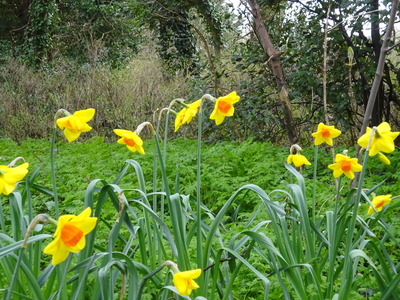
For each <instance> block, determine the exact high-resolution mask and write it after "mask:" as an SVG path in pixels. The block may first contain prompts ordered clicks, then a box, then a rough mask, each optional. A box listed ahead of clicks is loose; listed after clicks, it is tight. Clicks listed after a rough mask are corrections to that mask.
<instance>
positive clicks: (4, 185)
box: [0, 163, 29, 195]
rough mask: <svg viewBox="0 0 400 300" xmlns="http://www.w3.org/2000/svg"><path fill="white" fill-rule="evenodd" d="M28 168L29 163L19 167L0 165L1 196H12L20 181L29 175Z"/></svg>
mask: <svg viewBox="0 0 400 300" xmlns="http://www.w3.org/2000/svg"><path fill="white" fill-rule="evenodd" d="M28 167H29V164H28V163H23V164H21V165H19V166H17V167H10V166H5V165H0V194H4V195H9V194H11V193H12V192H13V191H14V190H15V186H16V185H17V183H18V181H21V180H22V179H23V178H24V177H25V175H26V174H28Z"/></svg>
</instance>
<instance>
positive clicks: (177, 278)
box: [172, 269, 201, 296]
mask: <svg viewBox="0 0 400 300" xmlns="http://www.w3.org/2000/svg"><path fill="white" fill-rule="evenodd" d="M200 275H201V269H196V270H190V271H184V272H177V273H175V274H174V277H173V279H172V282H173V283H174V286H175V287H176V289H177V290H178V293H179V294H181V295H182V296H189V295H190V294H191V293H192V291H193V290H195V289H198V288H199V285H198V284H197V283H196V282H195V281H194V280H193V279H196V278H198V277H199V276H200Z"/></svg>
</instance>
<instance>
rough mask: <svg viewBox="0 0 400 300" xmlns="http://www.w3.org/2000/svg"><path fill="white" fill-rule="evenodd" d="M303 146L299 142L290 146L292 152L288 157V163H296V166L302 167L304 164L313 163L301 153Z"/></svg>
mask: <svg viewBox="0 0 400 300" xmlns="http://www.w3.org/2000/svg"><path fill="white" fill-rule="evenodd" d="M302 150H303V149H301V147H300V146H299V145H297V144H294V145H292V146H291V147H290V154H289V156H288V158H287V163H288V164H294V166H295V167H296V168H300V167H301V166H303V165H311V163H310V162H309V161H308V159H307V158H306V157H305V156H304V155H302V154H300V152H299V151H302Z"/></svg>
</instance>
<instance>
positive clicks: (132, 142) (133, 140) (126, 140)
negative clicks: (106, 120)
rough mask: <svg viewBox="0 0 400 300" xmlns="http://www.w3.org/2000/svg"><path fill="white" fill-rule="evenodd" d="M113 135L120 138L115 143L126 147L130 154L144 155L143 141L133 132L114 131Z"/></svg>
mask: <svg viewBox="0 0 400 300" xmlns="http://www.w3.org/2000/svg"><path fill="white" fill-rule="evenodd" d="M114 133H115V134H116V135H118V136H120V137H121V138H120V139H119V140H118V141H117V143H118V144H122V145H126V147H127V148H128V149H129V150H130V151H132V152H135V151H137V152H139V153H140V154H144V149H143V141H142V139H141V138H140V137H139V136H138V135H137V134H136V133H135V132H133V131H130V130H125V129H114Z"/></svg>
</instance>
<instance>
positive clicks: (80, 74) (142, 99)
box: [0, 51, 191, 141]
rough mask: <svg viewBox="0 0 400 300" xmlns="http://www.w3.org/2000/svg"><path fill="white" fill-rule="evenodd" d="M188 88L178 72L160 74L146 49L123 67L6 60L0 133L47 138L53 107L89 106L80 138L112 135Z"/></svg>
mask: <svg viewBox="0 0 400 300" xmlns="http://www.w3.org/2000/svg"><path fill="white" fill-rule="evenodd" d="M190 91H191V90H190V86H189V84H187V80H186V78H185V77H184V76H181V75H175V76H169V75H167V74H165V73H164V71H163V67H162V64H161V62H160V60H159V59H158V58H157V56H156V55H154V53H151V52H148V51H147V52H146V53H142V54H141V55H139V56H137V57H136V58H135V59H134V60H132V61H131V63H130V64H129V66H128V67H127V68H126V69H123V70H111V69H110V68H108V67H105V66H101V67H99V66H97V67H93V66H80V67H76V66H73V65H70V64H68V63H66V62H64V63H63V64H59V65H57V66H56V67H55V68H53V69H52V70H51V71H48V70H47V71H45V70H42V71H32V70H30V69H29V68H27V67H26V66H24V65H23V64H20V63H18V62H16V61H10V62H9V63H8V64H7V65H3V66H1V67H0V95H1V98H2V101H0V115H1V118H0V137H10V138H12V139H14V140H17V141H20V140H23V139H26V138H29V137H31V138H47V137H49V136H50V134H51V128H52V125H53V118H54V114H55V112H56V111H57V110H58V109H60V108H64V109H66V110H68V111H70V112H74V111H75V110H80V109H85V108H89V107H93V108H95V109H96V111H97V113H96V116H95V118H94V120H93V121H91V122H90V125H91V126H92V127H93V129H94V130H92V131H91V132H90V133H88V134H85V136H86V138H90V137H91V136H94V135H100V136H104V137H106V138H108V137H114V134H113V132H112V129H114V128H124V129H129V130H133V129H135V127H136V126H137V125H138V124H139V123H141V122H143V121H152V118H153V111H155V110H156V109H160V108H162V107H165V106H167V105H168V104H169V102H170V101H171V100H172V99H174V98H177V97H188V96H189V95H190Z"/></svg>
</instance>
